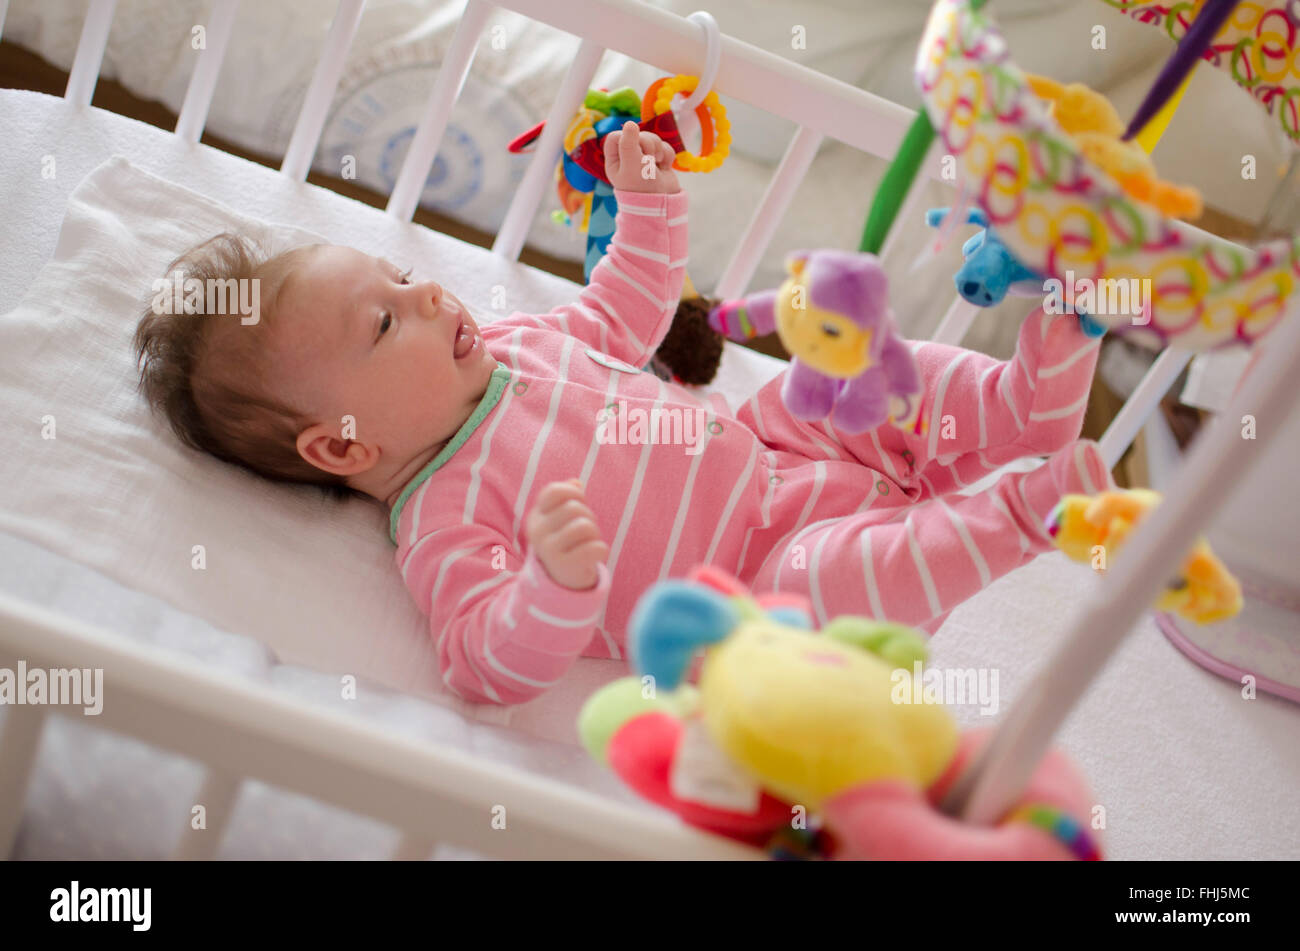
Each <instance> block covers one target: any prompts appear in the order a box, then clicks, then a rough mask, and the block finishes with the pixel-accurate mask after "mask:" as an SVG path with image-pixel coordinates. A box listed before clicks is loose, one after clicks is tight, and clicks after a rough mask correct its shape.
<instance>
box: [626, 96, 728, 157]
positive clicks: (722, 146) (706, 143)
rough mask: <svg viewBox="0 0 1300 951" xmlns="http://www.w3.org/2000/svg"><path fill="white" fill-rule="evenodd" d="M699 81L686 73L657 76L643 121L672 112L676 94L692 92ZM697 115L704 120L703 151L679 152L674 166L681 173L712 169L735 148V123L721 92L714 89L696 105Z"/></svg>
mask: <svg viewBox="0 0 1300 951" xmlns="http://www.w3.org/2000/svg"><path fill="white" fill-rule="evenodd" d="M698 82H699V78H698V77H696V76H685V75H677V76H665V77H664V78H662V79H656V80H655V81H654V82H652V83H651V84H650V88H648V89H647V90H646V91H645V97H644V98H643V99H642V101H641V118H642V120H645V119H649V118H651V117H652V116H658V115H663V114H664V113H665V112H668V111H670V110H671V109H672V102H673V97H674V96H676V95H677V94H678V93H685V94H687V95H689V94H690V93H692V92H694V90H695V86H696V84H697V83H698ZM695 115H696V117H697V118H698V119H699V120H700V154H699V155H692V154H691V153H690V152H685V151H683V152H679V153H677V158H675V159H674V160H673V168H675V169H677V170H678V171H679V172H711V171H713V170H714V169H715V168H717V167H718V166H719V165H721V164H722V162H723V160H724V159H726V157H727V154H728V153H729V152H730V151H731V123H730V122H728V121H727V110H726V109H725V108H723V105H722V103H721V102H720V101H719V100H718V94H717V93H715V92H712V91H710V92H709V94H708V95H707V96H705V97H704V102H702V103H700V105H698V106H696V107H695Z"/></svg>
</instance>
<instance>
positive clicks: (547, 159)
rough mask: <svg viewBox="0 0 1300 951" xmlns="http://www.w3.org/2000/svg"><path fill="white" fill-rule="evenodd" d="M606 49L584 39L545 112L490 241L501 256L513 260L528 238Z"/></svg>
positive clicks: (494, 252) (495, 251) (493, 249)
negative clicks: (566, 137)
mask: <svg viewBox="0 0 1300 951" xmlns="http://www.w3.org/2000/svg"><path fill="white" fill-rule="evenodd" d="M604 53H605V50H604V49H603V48H602V47H600V46H597V45H596V44H595V43H592V42H590V41H589V40H583V41H582V44H581V45H580V46H579V47H578V53H577V55H576V56H575V57H574V59H573V64H572V65H571V66H570V67H569V71H568V72H567V73H566V74H565V76H564V82H562V83H561V84H560V91H559V93H557V94H556V96H555V102H553V103H552V104H551V111H550V112H549V113H548V114H547V116H546V125H545V127H544V128H543V129H542V134H541V136H540V137H539V138H538V140H537V143H536V144H535V145H534V146H533V160H532V161H531V162H529V163H528V170H527V171H526V172H524V178H523V181H522V182H520V183H519V188H518V189H516V190H515V197H514V198H512V199H511V200H510V208H509V209H507V211H506V217H505V221H503V222H502V223H501V230H500V231H498V232H497V236H496V240H494V241H493V242H492V253H493V254H496V255H499V256H500V257H504V258H509V259H510V260H512V261H513V260H515V259H517V258H518V257H519V252H520V251H522V250H523V247H524V241H525V240H526V239H527V238H528V228H529V226H530V225H531V224H532V223H533V217H534V216H535V215H536V214H537V208H538V206H539V205H540V204H541V202H542V197H543V196H544V195H545V194H546V190H547V188H548V186H549V185H550V184H551V181H552V176H553V175H554V173H555V163H556V162H557V161H559V159H560V151H561V149H562V148H563V145H564V132H565V130H566V129H568V127H569V123H570V122H572V121H573V116H574V113H576V112H577V111H578V107H579V106H581V105H582V101H583V99H584V98H585V97H586V95H587V88H588V87H589V86H590V85H591V78H592V77H593V76H594V75H596V67H597V66H598V65H599V64H600V58H601V56H603V55H604Z"/></svg>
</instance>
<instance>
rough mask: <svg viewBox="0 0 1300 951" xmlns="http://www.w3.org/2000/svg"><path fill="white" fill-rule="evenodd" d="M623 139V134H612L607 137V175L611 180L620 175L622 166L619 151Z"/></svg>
mask: <svg viewBox="0 0 1300 951" xmlns="http://www.w3.org/2000/svg"><path fill="white" fill-rule="evenodd" d="M622 138H623V134H622V133H621V132H611V133H610V134H609V135H607V136H605V174H606V175H607V176H610V177H611V178H612V177H613V176H614V175H617V174H618V169H619V166H620V164H621V160H620V158H619V154H618V149H619V142H620V141H621V140H622Z"/></svg>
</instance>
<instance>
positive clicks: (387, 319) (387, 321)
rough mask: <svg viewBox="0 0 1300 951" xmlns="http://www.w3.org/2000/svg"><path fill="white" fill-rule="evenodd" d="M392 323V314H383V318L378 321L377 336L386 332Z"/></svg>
mask: <svg viewBox="0 0 1300 951" xmlns="http://www.w3.org/2000/svg"><path fill="white" fill-rule="evenodd" d="M392 325H393V315H392V314H384V319H383V320H381V321H380V322H379V336H381V337H382V336H383V335H384V334H386V333H388V328H389V327H391V326H392Z"/></svg>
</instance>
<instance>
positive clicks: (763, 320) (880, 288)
mask: <svg viewBox="0 0 1300 951" xmlns="http://www.w3.org/2000/svg"><path fill="white" fill-rule="evenodd" d="M786 270H787V271H788V272H789V277H787V278H786V280H785V283H783V284H782V285H781V286H780V287H779V288H778V289H777V290H774V291H763V292H760V293H757V294H751V295H750V296H748V297H745V298H743V299H741V300H733V301H724V302H723V303H722V304H719V305H718V306H717V307H715V308H714V309H713V310H712V311H711V312H710V314H709V324H710V325H711V326H712V327H713V328H714V329H715V330H718V331H720V332H722V333H723V334H725V335H726V336H728V337H730V338H731V339H732V340H748V339H751V338H753V337H756V336H760V335H762V334H768V333H771V332H772V331H773V330H775V331H776V332H777V334H778V335H779V336H780V338H781V343H782V344H783V345H784V346H785V348H786V350H788V351H789V352H790V354H791V355H792V360H791V361H790V369H789V370H788V371H787V373H786V377H785V382H784V383H783V384H782V387H781V399H782V401H783V402H784V403H785V405H786V408H787V409H789V410H790V413H791V415H792V416H794V417H795V418H796V419H801V420H805V421H807V422H815V421H817V420H822V419H825V418H827V417H830V418H831V420H832V421H833V422H834V424H835V425H836V426H837V427H838V428H839V429H841V430H842V431H844V432H846V433H861V432H866V431H867V430H869V429H874V428H875V427H877V426H879V425H881V424H882V423H884V422H886V421H892V422H894V423H895V424H896V425H904V424H906V423H907V422H909V421H911V420H912V419H914V418H915V417H916V415H917V411H918V409H919V399H918V397H919V395H920V393H921V378H920V374H919V373H918V372H917V369H916V363H915V361H913V359H912V351H911V350H910V349H909V348H908V346H907V343H906V342H905V341H904V340H903V338H902V337H900V336H899V334H898V331H897V328H896V327H895V324H894V314H893V312H892V311H891V310H890V308H889V280H888V278H887V277H886V276H885V271H884V268H882V267H881V266H880V260H879V259H878V258H877V257H876V256H875V255H874V254H859V253H856V252H848V251H835V250H823V251H798V252H795V253H794V254H791V255H790V256H789V257H788V258H787V259H786ZM891 400H893V401H897V404H896V406H894V407H891ZM891 409H893V410H895V411H894V412H893V414H892V416H891Z"/></svg>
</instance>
